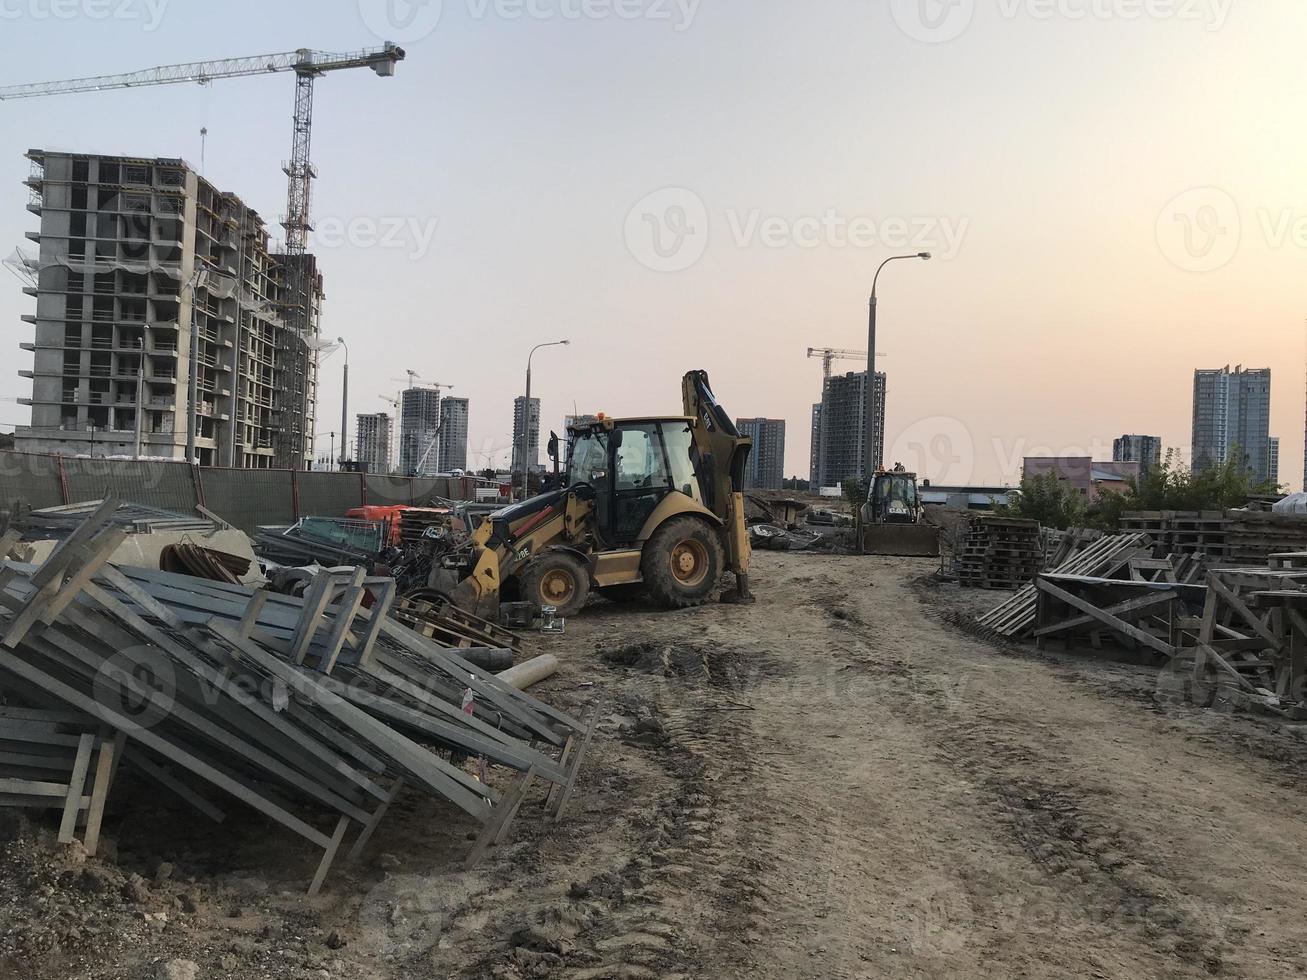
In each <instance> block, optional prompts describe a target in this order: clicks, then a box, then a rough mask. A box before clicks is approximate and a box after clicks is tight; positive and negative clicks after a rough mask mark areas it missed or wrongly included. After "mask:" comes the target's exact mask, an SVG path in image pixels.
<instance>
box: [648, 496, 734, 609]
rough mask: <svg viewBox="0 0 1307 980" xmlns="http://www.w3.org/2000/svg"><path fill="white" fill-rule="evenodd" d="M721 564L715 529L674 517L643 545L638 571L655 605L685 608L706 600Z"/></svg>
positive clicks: (719, 544)
mask: <svg viewBox="0 0 1307 980" xmlns="http://www.w3.org/2000/svg"><path fill="white" fill-rule="evenodd" d="M723 561H724V559H723V557H722V542H721V538H720V537H718V534H717V531H716V529H715V528H712V527H709V526H708V525H707V524H706V523H704V522H703V521H701V520H699V519H697V518H694V517H674V518H672V519H671V520H670V521H668V522H667V523H665V524H663V525H662V526H661V527H660V528H658V530H656V531H654V533H653V537H651V538H650V539H649V540H648V542H647V543H646V544H645V546H644V554H643V556H642V557H641V559H640V572H641V574H642V575H643V576H644V585H645V588H646V589H648V590H649V596H650V598H652V599H653V601H654V602H656V603H657V604H658V605H660V606H666V607H667V608H669V609H686V608H688V607H690V606H701V605H703V604H704V603H705V602H707V601H708V598H709V596H711V595H712V592H713V589H715V588H716V587H717V580H718V579H720V578H721V576H722V564H723Z"/></svg>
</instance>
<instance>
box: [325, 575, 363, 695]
mask: <svg viewBox="0 0 1307 980" xmlns="http://www.w3.org/2000/svg"><path fill="white" fill-rule="evenodd" d="M366 576H367V572H365V571H364V570H363V569H361V568H356V569H354V572H353V574H351V575H350V577H349V581H348V583H346V586H345V593H344V594H343V595H342V596H341V597H340V602H338V603H337V604H336V612H335V621H334V622H333V623H332V626H331V631H330V632H329V633H328V634H327V642H326V646H325V649H324V650H323V652H322V657H321V659H320V661H319V663H318V669H319V670H320V671H322V672H323V673H324V674H330V673H331V671H332V669H333V668H334V667H335V666H336V658H337V657H339V656H340V650H341V647H343V646H344V645H345V637H346V636H348V635H349V630H350V626H352V625H353V623H354V617H355V616H356V615H357V614H358V611H359V607H360V606H361V605H363V596H364V594H365V593H366V590H365V589H364V588H363V579H364V578H365V577H366Z"/></svg>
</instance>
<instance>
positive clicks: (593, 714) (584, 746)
mask: <svg viewBox="0 0 1307 980" xmlns="http://www.w3.org/2000/svg"><path fill="white" fill-rule="evenodd" d="M602 711H603V702H597V703H596V704H595V706H594V707H593V708H592V709H591V711H590V723H589V724H588V725H586V728H585V737H584V738H583V739H581V748H580V749H579V750H577V753H576V759H575V760H573V762H572V771H571V772H570V773H568V776H567V784H566V785H565V786H564V787H563V791H562V792H561V793H560V794H559V795H558V805H557V806H556V807H555V808H554V812H553V822H554V823H558V821H559V820H561V819H563V809H564V808H565V807H566V806H567V801H568V800H570V799H571V798H572V790H573V789H575V788H576V777H577V775H578V774H579V773H580V772H581V764H582V763H583V762H585V755H586V753H587V752H588V751H589V750H590V742H591V741H592V740H593V739H594V734H595V728H596V726H598V724H599V715H600V713H601V712H602Z"/></svg>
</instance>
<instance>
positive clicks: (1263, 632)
mask: <svg viewBox="0 0 1307 980" xmlns="http://www.w3.org/2000/svg"><path fill="white" fill-rule="evenodd" d="M1207 586H1208V588H1210V589H1212V590H1213V591H1214V592H1216V594H1217V595H1219V596H1220V597H1221V598H1222V599H1224V600H1225V603H1226V605H1228V606H1229V607H1230V608H1231V609H1233V610H1234V611H1235V613H1237V614H1238V616H1239V617H1240V618H1241V619H1242V620H1244V621H1245V622H1246V623H1247V624H1248V625H1249V626H1251V627H1252V628H1253V630H1254V631H1255V632H1256V633H1257V635H1258V636H1260V637H1261V638H1262V639H1264V640H1265V641H1266V645H1267V646H1269V647H1271V648H1273V649H1275V650H1279V649H1281V648H1282V647H1283V643H1282V642H1281V640H1280V638H1279V637H1278V636H1276V635H1275V634H1274V633H1272V632H1271V630H1270V628H1269V627H1268V626H1267V625H1266V624H1265V623H1264V622H1262V620H1261V619H1260V617H1258V616H1257V615H1256V614H1255V613H1254V612H1253V611H1252V610H1251V609H1249V608H1248V606H1247V605H1245V604H1244V601H1243V600H1242V599H1240V598H1239V597H1238V596H1237V595H1235V594H1234V592H1232V591H1231V590H1230V589H1229V588H1228V587H1227V586H1226V585H1225V583H1224V582H1222V581H1221V580H1220V578H1218V577H1217V576H1216V575H1215V574H1213V575H1211V576H1209V577H1208V579H1207Z"/></svg>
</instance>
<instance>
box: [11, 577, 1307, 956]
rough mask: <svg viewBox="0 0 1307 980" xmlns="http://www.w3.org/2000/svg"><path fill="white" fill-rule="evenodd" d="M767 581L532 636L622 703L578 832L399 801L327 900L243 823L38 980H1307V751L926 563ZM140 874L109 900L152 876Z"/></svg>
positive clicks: (547, 692)
mask: <svg viewBox="0 0 1307 980" xmlns="http://www.w3.org/2000/svg"><path fill="white" fill-rule="evenodd" d="M755 564H756V568H755V577H754V587H755V591H756V592H757V593H758V597H759V601H758V604H757V605H756V606H753V607H751V608H740V607H725V606H712V607H707V608H703V609H698V610H691V611H688V612H683V613H660V612H656V611H653V610H651V609H648V608H645V607H642V606H629V607H620V606H613V605H608V604H605V603H596V604H594V605H592V606H591V608H589V609H587V610H586V612H585V613H584V614H583V615H582V616H580V617H577V618H575V619H573V620H572V621H571V622H570V623H569V624H568V631H567V634H566V636H564V637H561V638H551V639H549V640H543V639H534V640H533V641H532V642H533V644H534V645H535V646H537V647H539V648H541V649H547V650H550V651H552V652H555V653H558V654H559V655H560V658H561V659H562V660H563V662H564V667H563V670H562V672H561V673H560V675H558V676H557V677H556V678H554V679H552V680H551V681H549V682H548V683H547V684H546V685H544V686H543V687H542V691H543V695H544V696H545V697H547V698H549V699H551V700H554V701H556V702H559V703H564V704H570V705H578V704H581V703H583V702H585V701H588V700H589V699H591V698H595V697H603V698H605V699H606V700H607V704H608V709H607V712H606V716H605V722H604V724H603V727H602V731H601V735H602V737H601V738H599V739H598V740H597V742H596V745H595V747H594V749H593V751H592V757H591V762H590V765H589V766H588V767H587V769H586V771H585V773H584V776H583V779H582V782H581V784H580V787H579V790H578V793H577V795H576V798H575V800H574V802H573V805H572V807H571V810H570V812H569V814H568V815H567V819H566V820H565V821H564V822H563V823H562V824H559V825H548V824H543V823H542V822H541V821H540V820H539V819H538V817H537V815H536V814H535V813H534V812H532V811H529V810H528V811H525V812H524V814H523V816H522V817H521V818H519V822H518V823H517V824H516V826H515V831H514V836H513V842H512V843H511V844H510V845H508V846H506V847H504V848H501V849H500V850H499V851H498V852H497V853H496V854H494V855H492V857H491V858H490V859H489V860H488V861H487V862H486V863H485V864H484V865H482V867H480V868H479V869H477V870H476V871H475V872H471V873H464V872H461V871H455V870H451V869H452V867H453V860H454V858H455V856H456V855H458V854H459V853H461V851H462V850H463V849H465V848H466V847H467V846H468V845H467V841H466V840H464V835H465V832H466V831H468V830H470V829H471V827H470V826H468V827H463V826H462V824H461V823H460V822H459V821H457V819H455V818H454V817H453V816H449V817H448V819H446V817H445V816H444V815H439V816H437V817H436V818H435V819H433V816H432V813H431V811H430V808H429V807H428V806H422V807H420V806H417V805H413V806H411V807H407V806H400V807H399V809H398V810H397V812H396V813H395V814H394V815H393V817H394V819H391V820H388V821H387V822H386V823H385V824H383V827H382V830H381V831H380V832H379V833H378V837H377V839H376V841H375V843H374V846H373V848H372V850H371V855H372V856H371V859H370V861H369V862H368V863H367V864H366V865H364V866H362V867H359V868H355V869H353V870H350V869H345V870H344V871H343V872H342V873H341V874H340V875H338V876H333V878H332V880H331V881H330V882H329V886H328V889H327V891H326V893H325V894H324V895H323V896H321V897H320V898H319V899H318V900H316V901H315V902H314V903H307V902H305V901H304V900H303V899H302V898H301V896H300V894H299V889H300V888H301V887H302V882H301V880H300V879H302V878H305V877H306V869H308V868H311V867H312V862H313V856H312V855H311V854H308V853H307V852H306V853H303V854H300V853H299V852H298V851H297V850H296V849H295V848H294V846H293V844H288V842H287V841H286V840H285V835H282V834H279V833H277V832H276V831H275V830H273V829H271V828H269V827H268V826H267V825H266V824H264V823H262V822H260V821H258V820H257V819H250V820H248V821H240V822H238V824H237V825H236V826H233V827H231V828H228V829H227V830H226V831H224V832H223V833H224V834H225V835H226V836H223V837H219V836H216V835H215V836H214V837H212V838H206V839H205V840H201V841H200V842H199V843H198V844H197V843H196V842H194V841H193V840H192V841H191V842H190V843H188V844H186V845H181V844H178V845H177V848H176V853H175V854H172V856H170V857H169V860H170V861H173V860H174V859H175V864H176V870H175V871H173V873H172V875H171V882H164V883H161V884H158V885H148V881H147V885H148V887H147V888H146V890H145V894H144V895H141V894H137V895H136V896H135V899H134V900H132V901H126V902H124V900H122V899H121V898H120V897H119V896H117V895H116V894H111V895H106V896H104V897H103V898H102V899H101V898H97V897H96V896H94V895H92V896H89V897H88V901H89V902H90V903H91V904H90V905H89V906H88V908H90V909H92V912H88V915H92V916H93V921H98V920H95V919H94V915H99V916H100V917H101V918H102V919H103V920H104V921H105V922H106V923H112V922H114V921H116V920H115V919H114V918H113V916H122V922H123V923H124V925H123V926H122V928H121V929H120V930H118V932H117V933H116V934H113V935H103V934H102V933H100V934H97V935H103V938H102V939H95V938H94V937H93V938H92V939H91V941H87V937H86V936H85V935H79V937H78V940H77V941H76V942H73V941H67V942H64V943H63V945H62V946H61V947H60V948H59V949H57V950H52V951H51V952H50V953H49V954H47V955H45V956H43V957H39V958H36V959H33V960H28V961H27V962H26V963H25V964H23V966H22V969H24V971H25V972H22V973H15V974H13V975H21V976H50V977H54V976H58V977H73V976H86V977H106V978H107V977H114V978H117V977H124V978H127V977H130V978H136V977H143V976H150V975H152V974H151V973H150V972H149V971H150V970H151V969H152V968H153V967H152V964H153V963H154V962H155V961H156V960H159V959H170V958H172V957H174V956H182V957H186V958H189V959H192V960H194V961H195V962H196V963H197V964H198V966H199V975H200V976H201V977H206V978H207V977H240V978H246V977H258V976H276V977H279V978H291V977H301V976H303V977H351V978H352V977H404V978H418V977H451V976H468V977H482V976H497V977H506V978H511V977H560V978H563V977H566V978H583V977H594V978H599V977H671V976H678V975H679V976H684V977H741V978H750V980H757V978H777V980H779V978H793V977H812V978H862V977H958V976H992V977H1004V978H1007V977H1085V976H1090V977H1093V976H1097V977H1191V976H1213V975H1215V976H1228V977H1284V976H1294V975H1297V974H1299V973H1302V972H1303V971H1304V969H1307V918H1305V917H1304V916H1303V914H1302V909H1304V908H1307V846H1305V845H1307V816H1305V814H1304V800H1305V799H1307V798H1305V797H1304V794H1303V792H1302V790H1301V788H1300V787H1301V784H1302V781H1301V774H1302V772H1303V766H1304V764H1307V763H1305V760H1307V746H1305V745H1304V743H1303V741H1302V740H1301V739H1300V738H1299V737H1298V735H1297V733H1295V732H1292V731H1287V730H1284V729H1282V728H1279V727H1275V726H1271V725H1269V724H1266V723H1263V722H1259V721H1257V720H1255V719H1249V718H1244V717H1235V716H1230V715H1228V714H1224V713H1221V712H1215V711H1199V710H1194V709H1190V708H1184V707H1180V708H1172V707H1166V706H1163V705H1159V703H1158V702H1157V701H1156V700H1155V699H1154V697H1153V692H1154V690H1155V673H1156V672H1155V671H1154V670H1152V669H1145V668H1137V667H1128V666H1123V665H1119V664H1112V663H1108V662H1105V661H1103V660H1102V659H1093V660H1090V659H1088V658H1076V657H1074V656H1071V657H1068V656H1059V657H1056V658H1052V657H1040V656H1038V655H1036V654H1035V652H1034V651H1033V650H1027V649H1025V648H1020V649H1006V650H1002V649H998V648H996V647H993V646H991V645H989V644H988V643H986V642H984V641H982V640H978V639H975V638H973V637H971V636H970V635H968V634H966V633H965V632H963V631H961V630H959V629H957V628H955V627H953V626H950V625H948V624H947V622H946V620H945V615H944V614H945V613H946V612H947V611H948V610H950V609H956V608H959V607H960V606H962V605H966V604H971V605H973V606H975V605H980V606H984V605H987V604H992V603H993V602H997V601H998V599H999V598H1001V595H1000V594H991V595H986V596H982V597H979V598H977V597H976V596H975V595H974V594H967V593H959V592H958V590H956V589H949V588H940V587H937V586H934V585H932V584H929V583H926V582H924V581H923V577H924V576H926V575H928V574H929V572H930V571H931V568H932V563H931V562H929V561H914V560H900V559H880V558H855V557H833V556H827V555H817V554H812V555H808V554H798V553H796V554H774V553H764V554H760V555H757V556H755ZM169 819H171V818H169ZM176 819H178V820H183V819H185V820H189V818H183V817H178V818H176ZM189 829H192V830H193V828H189ZM111 833H112V829H111ZM155 838H156V841H155V843H154V845H153V849H154V850H158V849H159V848H160V847H161V846H163V847H164V849H166V847H167V846H168V845H160V844H159V843H158V840H159V839H160V838H162V839H164V840H166V839H167V833H166V830H159V829H156V830H155ZM182 839H185V838H184V836H179V837H178V840H182ZM219 842H222V843H219ZM118 847H119V849H120V851H121V852H125V853H126V854H127V857H126V858H122V859H120V862H119V865H118V866H110V867H108V868H107V869H106V874H108V873H112V874H115V875H122V874H125V873H127V871H128V870H130V869H129V868H125V867H123V865H124V864H127V865H130V863H131V861H133V860H137V861H140V860H144V858H143V857H136V856H135V855H137V854H140V855H143V854H145V853H147V851H148V850H150V848H147V846H146V843H145V842H137V841H133V840H132V839H131V835H130V834H128V833H127V832H126V831H124V832H123V833H121V834H120V835H119V837H118ZM220 848H221V850H220ZM228 848H230V852H229V853H223V852H224V851H226V850H227V849H228ZM20 857H21V858H22V859H23V860H26V859H27V857H26V856H13V855H11V856H10V857H9V858H8V860H10V861H16V860H20ZM33 860H34V859H33ZM91 864H95V862H91ZM142 876H143V877H145V878H147V879H148V878H149V875H148V873H146V872H143V875H142ZM178 889H185V890H186V893H187V895H188V898H189V904H187V905H186V906H185V907H186V908H194V910H195V911H193V912H188V911H185V909H184V908H179V907H178V905H179V898H178ZM58 894H60V893H59V892H58V890H57V889H56V896H55V897H54V898H53V899H52V900H53V901H56V902H57V901H58V900H59V899H58V897H57V896H58ZM96 903H99V910H98V912H97V911H95V909H96V908H97V906H96ZM119 906H122V907H121V908H120V907H119ZM7 907H8V908H10V909H11V910H12V908H13V907H12V906H7ZM113 909H117V911H113ZM159 910H167V911H168V915H167V921H166V923H165V924H164V925H162V926H159V925H157V923H156V922H154V921H153V920H151V921H148V922H146V924H145V925H140V923H141V922H142V921H144V920H143V919H142V916H144V915H145V914H147V913H148V914H156V913H157V911H159ZM11 968H13V969H18V968H19V965H18V963H17V961H11ZM0 975H4V970H3V969H2V968H0Z"/></svg>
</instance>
